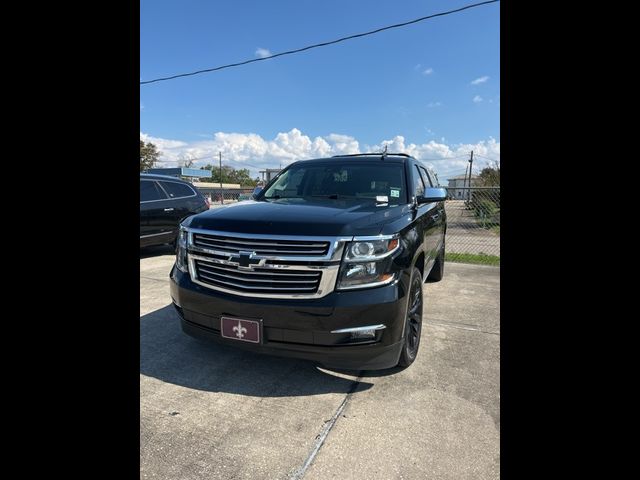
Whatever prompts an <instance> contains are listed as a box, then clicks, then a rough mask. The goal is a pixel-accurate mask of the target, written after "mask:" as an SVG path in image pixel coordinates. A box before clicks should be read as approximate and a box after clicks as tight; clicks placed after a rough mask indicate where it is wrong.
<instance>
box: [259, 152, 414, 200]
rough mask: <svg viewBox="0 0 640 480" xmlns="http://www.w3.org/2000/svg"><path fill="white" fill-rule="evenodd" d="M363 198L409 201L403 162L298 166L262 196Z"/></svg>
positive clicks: (281, 177) (283, 175)
mask: <svg viewBox="0 0 640 480" xmlns="http://www.w3.org/2000/svg"><path fill="white" fill-rule="evenodd" d="M305 197H323V198H333V199H337V198H361V199H369V200H372V201H376V200H377V201H381V202H388V203H389V204H401V203H407V192H406V188H405V182H404V164H402V163H389V164H384V163H382V162H377V163H369V162H367V163H363V162H358V163H355V162H354V163H339V162H331V163H326V164H319V163H313V164H306V165H305V164H304V163H300V164H298V165H294V166H292V167H291V168H289V169H288V170H286V171H285V172H283V173H282V174H281V175H280V176H279V177H278V178H277V180H276V181H275V182H274V183H273V184H272V185H271V186H269V188H267V189H266V190H265V191H264V196H263V197H262V199H265V200H269V199H279V198H305Z"/></svg>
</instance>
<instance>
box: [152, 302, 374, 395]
mask: <svg viewBox="0 0 640 480" xmlns="http://www.w3.org/2000/svg"><path fill="white" fill-rule="evenodd" d="M140 373H141V374H142V375H146V376H148V377H153V378H156V379H158V380H161V381H163V382H167V383H172V384H175V385H180V386H183V387H187V388H192V389H196V390H203V391H208V392H227V393H234V394H238V395H250V396H256V397H291V396H308V395H321V394H326V393H345V394H346V393H349V392H350V391H351V390H352V389H353V388H354V383H355V382H354V380H352V379H349V378H342V377H340V376H335V375H332V374H331V373H330V372H329V373H326V372H324V371H322V370H319V369H318V367H317V366H316V365H315V364H314V363H312V362H307V361H304V360H297V359H291V358H279V357H273V356H269V355H261V354H256V353H253V352H248V351H245V350H240V349H236V348H232V347H228V346H226V345H219V344H216V343H214V342H205V341H200V340H196V339H194V338H192V337H189V336H188V335H186V334H185V333H183V332H182V329H181V328H180V318H179V316H178V314H177V313H176V311H175V310H174V308H173V307H172V306H171V305H167V306H166V307H163V308H161V309H159V310H156V311H154V312H151V313H148V314H146V315H143V316H141V317H140ZM372 386H373V384H371V383H367V382H362V381H361V382H359V383H358V384H357V386H356V388H355V391H354V392H353V393H354V394H357V393H358V392H362V391H365V390H368V389H370V388H371V387H372Z"/></svg>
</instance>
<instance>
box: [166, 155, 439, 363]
mask: <svg viewBox="0 0 640 480" xmlns="http://www.w3.org/2000/svg"><path fill="white" fill-rule="evenodd" d="M435 178H436V177H435V175H433V174H430V173H429V171H427V169H426V168H425V167H424V166H423V165H421V164H420V162H418V161H417V160H415V159H414V158H413V157H410V156H408V155H404V154H384V155H383V154H379V153H377V154H359V155H344V156H337V157H332V158H321V159H316V160H306V161H299V162H295V163H293V164H291V165H289V166H288V167H287V168H285V169H284V170H283V171H282V172H280V173H279V174H278V176H276V177H275V178H274V179H273V180H272V181H271V182H269V184H267V185H266V186H265V188H264V189H263V190H262V191H261V192H260V193H259V194H258V195H257V196H256V197H255V199H254V200H249V201H246V202H242V203H238V204H236V205H230V206H226V207H221V208H218V209H216V210H211V211H209V212H207V213H202V214H199V215H195V216H193V217H190V218H188V219H187V220H186V221H184V222H183V223H182V225H181V228H180V236H179V238H178V250H177V258H176V263H175V265H174V267H173V269H172V270H171V274H170V276H171V297H172V300H173V304H174V306H175V307H176V310H177V311H178V313H179V314H180V317H181V321H182V328H183V330H184V331H185V332H186V333H188V334H189V335H192V336H196V337H205V338H210V339H214V340H217V341H220V342H223V343H226V344H229V345H236V346H242V347H245V348H248V349H251V350H254V351H258V352H264V353H271V354H276V355H283V356H291V357H298V358H304V359H308V360H313V361H316V362H318V363H321V364H323V365H325V366H328V367H334V368H350V369H362V370H376V369H383V368H389V367H393V366H396V365H400V366H408V365H410V364H411V363H412V362H413V361H414V360H415V358H416V354H417V353H418V347H419V345H420V333H421V326H422V306H423V299H422V295H423V293H422V283H423V282H424V281H425V280H427V279H431V280H434V281H437V280H440V279H441V278H442V275H443V271H444V248H445V231H446V216H445V210H444V200H445V197H446V190H445V189H444V188H439V187H438V185H437V180H436V179H435ZM434 181H435V182H436V183H434Z"/></svg>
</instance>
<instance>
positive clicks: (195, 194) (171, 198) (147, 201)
mask: <svg viewBox="0 0 640 480" xmlns="http://www.w3.org/2000/svg"><path fill="white" fill-rule="evenodd" d="M140 181H141V182H156V183H157V184H158V187H160V190H162V191H163V192H164V194H165V195H166V196H167V198H161V199H159V200H141V201H140V203H153V202H166V201H167V200H180V199H182V198H193V197H197V196H198V193H197V192H196V191H195V189H194V187H192V186H191V185H189V184H188V183H182V182H176V181H173V180H155V179H151V178H141V179H140ZM161 181H162V182H169V183H178V184H180V185H187V186H188V187H189V188H190V189H191V191H192V192H193V195H187V196H186V197H170V196H169V194H168V193H167V191H166V190H165V189H164V188H163V186H162V185H161V184H160V182H161Z"/></svg>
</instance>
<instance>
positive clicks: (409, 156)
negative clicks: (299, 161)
mask: <svg viewBox="0 0 640 480" xmlns="http://www.w3.org/2000/svg"><path fill="white" fill-rule="evenodd" d="M381 155H382V153H350V154H348V155H333V156H332V157H331V158H336V157H366V156H376V157H379V156H381ZM385 155H386V156H394V157H407V158H413V157H411V155H407V154H406V153H386V154H385Z"/></svg>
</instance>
